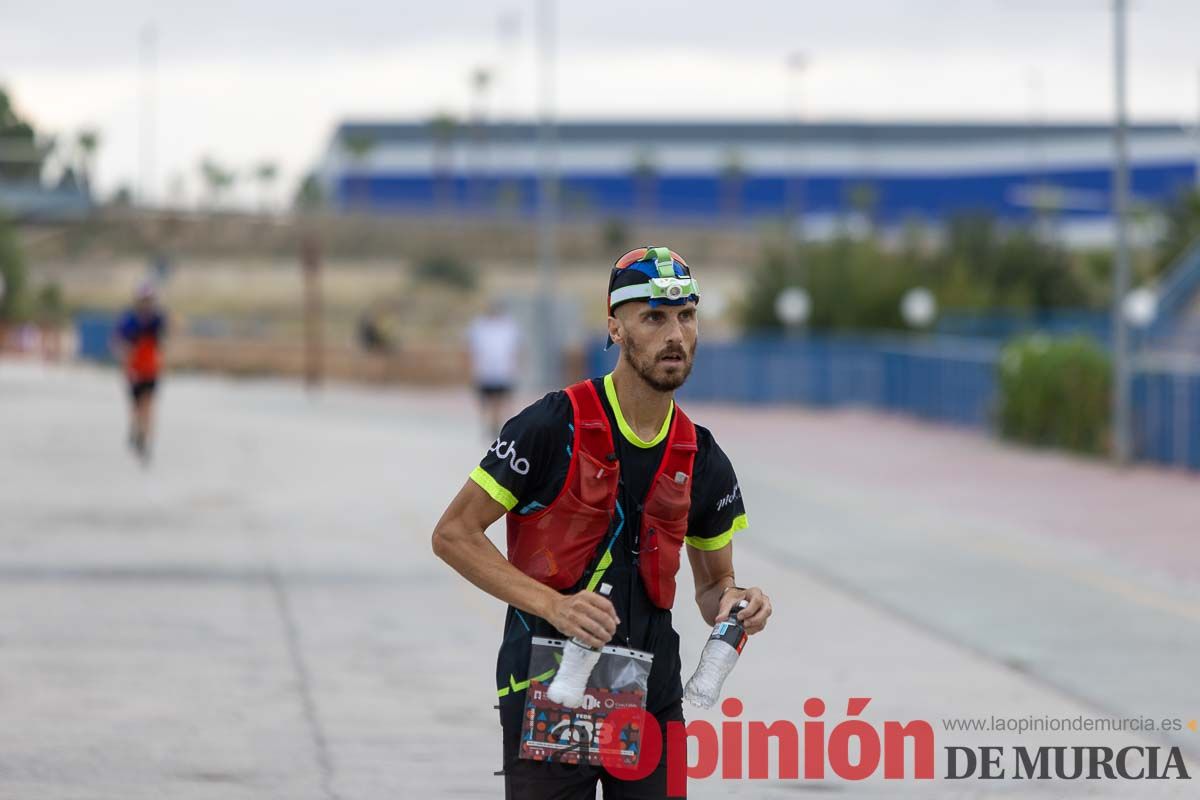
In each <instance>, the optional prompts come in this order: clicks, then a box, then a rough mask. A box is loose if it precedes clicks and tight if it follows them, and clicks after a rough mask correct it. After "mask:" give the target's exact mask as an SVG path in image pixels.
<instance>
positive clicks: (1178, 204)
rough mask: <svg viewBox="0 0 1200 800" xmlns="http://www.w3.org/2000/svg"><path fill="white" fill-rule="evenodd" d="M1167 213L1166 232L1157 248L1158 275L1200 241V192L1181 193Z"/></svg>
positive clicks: (1169, 206)
mask: <svg viewBox="0 0 1200 800" xmlns="http://www.w3.org/2000/svg"><path fill="white" fill-rule="evenodd" d="M1165 212H1166V213H1165V216H1166V230H1165V231H1164V232H1163V236H1162V239H1161V240H1160V241H1159V243H1158V247H1157V253H1156V258H1155V273H1156V274H1161V273H1162V272H1163V271H1165V270H1166V269H1167V268H1168V267H1170V265H1171V263H1172V262H1173V261H1174V260H1175V259H1177V258H1179V256H1181V255H1182V254H1183V252H1184V251H1185V250H1186V249H1187V248H1188V247H1190V246H1191V245H1192V244H1193V243H1195V242H1196V241H1200V190H1197V189H1192V190H1191V191H1187V192H1181V193H1180V194H1179V195H1177V196H1176V198H1175V201H1174V202H1172V203H1171V204H1169V205H1168V206H1167V207H1166V209H1165Z"/></svg>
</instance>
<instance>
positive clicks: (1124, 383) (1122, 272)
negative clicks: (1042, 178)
mask: <svg viewBox="0 0 1200 800" xmlns="http://www.w3.org/2000/svg"><path fill="white" fill-rule="evenodd" d="M1125 25H1126V2H1125V0H1113V87H1114V100H1115V105H1116V126H1115V128H1114V132H1113V145H1114V149H1115V156H1116V158H1115V161H1114V165H1113V216H1114V223H1115V225H1116V253H1115V262H1114V264H1113V305H1112V324H1113V333H1114V340H1113V364H1114V370H1113V372H1114V380H1113V399H1112V407H1113V458H1114V460H1115V461H1116V462H1117V463H1118V464H1126V463H1128V462H1129V459H1130V456H1131V454H1132V449H1133V446H1132V445H1133V443H1132V424H1131V420H1130V364H1129V328H1128V322H1127V320H1126V317H1125V314H1124V313H1123V304H1124V302H1125V296H1126V295H1127V294H1128V293H1129V272H1130V263H1129V261H1130V259H1129V219H1128V217H1129V137H1128V131H1127V127H1128V120H1127V111H1126V106H1125V104H1126V97H1125V77H1126V66H1125V60H1126V53H1125Z"/></svg>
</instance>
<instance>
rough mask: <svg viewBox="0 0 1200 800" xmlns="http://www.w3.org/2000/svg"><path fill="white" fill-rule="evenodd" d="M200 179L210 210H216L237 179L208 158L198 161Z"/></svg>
mask: <svg viewBox="0 0 1200 800" xmlns="http://www.w3.org/2000/svg"><path fill="white" fill-rule="evenodd" d="M200 177H201V178H203V179H204V185H205V187H206V188H207V189H208V199H209V208H210V209H216V208H217V206H218V205H220V202H221V198H222V197H223V196H224V194H225V192H226V191H228V190H229V189H230V188H232V187H233V185H234V182H235V181H236V179H237V176H236V175H235V174H234V173H233V172H231V171H229V170H227V169H226V168H225V167H223V166H222V165H221V164H219V163H218V162H217V161H216V160H214V159H212V158H210V157H208V156H205V157H204V158H203V159H201V161H200Z"/></svg>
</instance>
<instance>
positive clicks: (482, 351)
mask: <svg viewBox="0 0 1200 800" xmlns="http://www.w3.org/2000/svg"><path fill="white" fill-rule="evenodd" d="M467 338H468V346H469V348H470V352H471V372H472V375H473V376H474V379H475V388H476V390H477V391H478V392H479V402H480V411H481V413H482V416H483V424H484V428H485V434H486V436H487V437H488V438H489V439H491V438H494V437H496V436H498V435H499V434H500V426H501V425H502V424H503V423H504V420H506V419H508V400H509V397H510V396H511V395H512V390H513V384H514V383H516V377H517V366H518V362H519V360H520V354H521V332H520V330H519V329H518V328H517V323H516V321H515V320H513V318H512V317H510V316H509V315H508V312H507V311H506V310H505V308H504V306H503V304H501V303H500V302H498V301H493V302H492V303H491V305H489V306H488V310H487V313H486V314H484V315H483V316H481V317H477V318H476V319H475V320H474V321H473V322H472V323H471V328H470V330H469V331H468V334H467Z"/></svg>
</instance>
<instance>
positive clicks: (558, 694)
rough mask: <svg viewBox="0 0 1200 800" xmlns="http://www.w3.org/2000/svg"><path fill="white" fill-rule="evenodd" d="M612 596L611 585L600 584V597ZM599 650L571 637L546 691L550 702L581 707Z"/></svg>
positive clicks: (598, 658) (598, 657)
mask: <svg viewBox="0 0 1200 800" xmlns="http://www.w3.org/2000/svg"><path fill="white" fill-rule="evenodd" d="M610 594H612V585H611V584H607V583H602V584H600V595H601V596H602V597H608V596H609V595H610ZM600 652H601V651H600V649H599V648H596V649H593V648H591V647H588V646H587V645H586V644H584V643H583V642H581V641H579V639H577V638H575V637H572V638H571V641H569V642H567V643H566V645H565V646H564V647H563V660H562V663H561V664H559V665H558V672H556V673H555V674H554V680H552V681H551V682H550V688H549V689H547V690H546V696H547V697H549V698H550V702H552V703H558V704H559V705H563V706H566V707H567V708H579V707H580V706H581V705H583V693H584V690H585V689H587V684H588V678H590V677H592V670H593V669H595V667H596V662H597V661H599V660H600Z"/></svg>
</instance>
